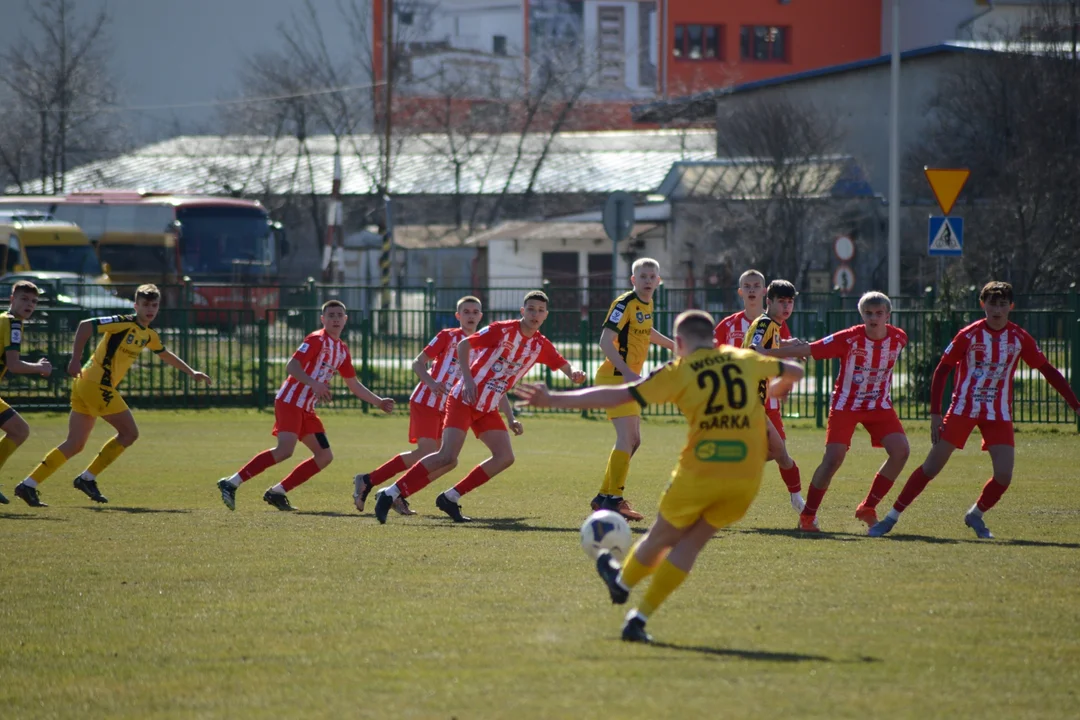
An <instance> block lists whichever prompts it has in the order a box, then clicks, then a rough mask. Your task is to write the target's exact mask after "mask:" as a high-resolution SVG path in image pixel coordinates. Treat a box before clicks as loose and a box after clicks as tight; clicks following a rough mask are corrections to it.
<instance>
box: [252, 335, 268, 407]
mask: <svg viewBox="0 0 1080 720" xmlns="http://www.w3.org/2000/svg"><path fill="white" fill-rule="evenodd" d="M255 325H256V327H257V328H258V333H259V387H258V389H257V390H256V391H255V400H256V403H257V405H258V407H259V409H260V410H263V409H265V408H266V406H267V405H268V404H269V398H270V327H269V324H268V323H267V322H266V318H263V319H261V320H259V321H258V322H257V323H256V324H255Z"/></svg>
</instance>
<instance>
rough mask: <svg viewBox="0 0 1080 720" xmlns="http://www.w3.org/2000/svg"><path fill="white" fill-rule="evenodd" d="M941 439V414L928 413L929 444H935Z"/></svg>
mask: <svg viewBox="0 0 1080 720" xmlns="http://www.w3.org/2000/svg"><path fill="white" fill-rule="evenodd" d="M940 439H941V416H940V415H933V414H931V415H930V444H931V445H937V444H938V440H940Z"/></svg>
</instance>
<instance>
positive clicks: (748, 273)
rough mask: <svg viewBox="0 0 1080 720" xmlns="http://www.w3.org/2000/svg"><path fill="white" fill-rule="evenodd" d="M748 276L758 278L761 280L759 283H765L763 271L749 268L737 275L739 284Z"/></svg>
mask: <svg viewBox="0 0 1080 720" xmlns="http://www.w3.org/2000/svg"><path fill="white" fill-rule="evenodd" d="M749 277H756V278H759V279H760V280H761V284H762V285H764V284H765V273H763V272H761V271H760V270H754V269H753V268H751V269H749V270H747V271H746V272H744V273H743V274H742V275H740V276H739V285H740V286H742V284H743V280H745V279H746V278H749Z"/></svg>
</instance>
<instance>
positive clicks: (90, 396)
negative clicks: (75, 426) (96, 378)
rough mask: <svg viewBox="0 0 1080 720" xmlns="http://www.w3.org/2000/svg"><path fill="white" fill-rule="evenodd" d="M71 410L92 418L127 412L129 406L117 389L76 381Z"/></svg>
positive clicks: (72, 385)
mask: <svg viewBox="0 0 1080 720" xmlns="http://www.w3.org/2000/svg"><path fill="white" fill-rule="evenodd" d="M71 409H72V410H74V411H75V412H77V413H81V414H83V415H89V416H90V417H104V416H106V415H115V414H116V413H122V412H125V411H127V409H128V406H127V403H126V402H124V398H122V397H120V392H119V391H118V390H117V389H116V388H114V387H109V386H108V385H99V384H98V383H88V382H83V381H81V380H76V381H75V382H73V383H72V384H71Z"/></svg>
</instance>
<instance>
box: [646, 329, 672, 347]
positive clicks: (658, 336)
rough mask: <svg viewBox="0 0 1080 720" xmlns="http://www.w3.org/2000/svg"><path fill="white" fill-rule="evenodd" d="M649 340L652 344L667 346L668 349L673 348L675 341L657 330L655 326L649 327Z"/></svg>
mask: <svg viewBox="0 0 1080 720" xmlns="http://www.w3.org/2000/svg"><path fill="white" fill-rule="evenodd" d="M649 342H651V343H652V344H653V345H659V346H660V347H662V348H667V349H668V350H674V349H675V341H674V340H672V339H671V338H669V337H668V336H667V335H665V334H664V333H662V332H660V331H659V330H657V329H656V328H651V329H650V330H649Z"/></svg>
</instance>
